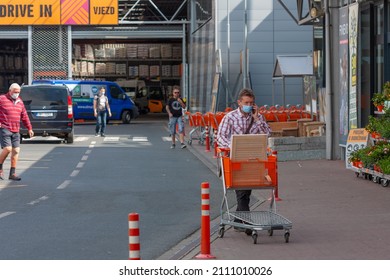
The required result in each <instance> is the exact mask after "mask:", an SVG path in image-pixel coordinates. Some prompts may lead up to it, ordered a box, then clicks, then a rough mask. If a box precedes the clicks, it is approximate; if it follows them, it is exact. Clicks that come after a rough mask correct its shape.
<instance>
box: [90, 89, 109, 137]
mask: <svg viewBox="0 0 390 280" xmlns="http://www.w3.org/2000/svg"><path fill="white" fill-rule="evenodd" d="M105 93H106V89H105V88H104V87H101V88H100V91H99V93H98V94H97V95H95V96H94V99H93V112H94V116H95V117H96V128H95V136H96V137H98V136H99V135H100V136H102V137H104V136H105V134H104V133H105V130H106V124H107V113H108V116H110V117H111V116H112V115H111V109H110V105H109V104H108V98H107V96H106V95H105Z"/></svg>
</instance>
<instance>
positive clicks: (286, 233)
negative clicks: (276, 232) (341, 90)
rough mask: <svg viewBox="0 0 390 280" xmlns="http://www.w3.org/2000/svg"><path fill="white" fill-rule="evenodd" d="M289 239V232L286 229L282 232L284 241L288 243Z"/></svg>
mask: <svg viewBox="0 0 390 280" xmlns="http://www.w3.org/2000/svg"><path fill="white" fill-rule="evenodd" d="M289 239H290V232H288V231H286V232H285V233H284V241H286V243H288V241H289Z"/></svg>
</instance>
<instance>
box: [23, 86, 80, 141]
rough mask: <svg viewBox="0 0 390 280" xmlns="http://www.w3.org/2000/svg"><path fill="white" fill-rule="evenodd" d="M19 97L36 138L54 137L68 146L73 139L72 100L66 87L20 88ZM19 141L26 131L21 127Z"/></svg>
mask: <svg viewBox="0 0 390 280" xmlns="http://www.w3.org/2000/svg"><path fill="white" fill-rule="evenodd" d="M20 97H21V98H22V100H23V103H24V106H25V107H26V110H27V113H28V116H29V118H30V121H31V124H32V127H33V131H34V134H35V135H36V136H44V137H45V136H55V137H58V138H61V139H63V140H64V141H66V142H67V143H68V144H70V143H73V139H74V132H73V131H74V130H73V125H74V118H73V108H72V98H71V96H70V94H69V90H68V88H67V87H66V86H60V85H56V86H52V85H31V86H22V87H21V94H20ZM20 134H21V140H22V139H23V138H27V137H28V130H27V129H26V128H25V127H24V126H23V125H21V130H20Z"/></svg>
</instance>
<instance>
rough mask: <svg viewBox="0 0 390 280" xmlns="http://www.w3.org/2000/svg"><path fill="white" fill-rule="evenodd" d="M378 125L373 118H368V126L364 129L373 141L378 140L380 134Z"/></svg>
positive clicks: (376, 120)
mask: <svg viewBox="0 0 390 280" xmlns="http://www.w3.org/2000/svg"><path fill="white" fill-rule="evenodd" d="M378 125H379V121H378V119H377V118H375V117H374V116H368V124H367V125H366V127H365V129H366V130H367V131H368V132H369V133H370V135H371V137H372V138H373V139H378V138H380V134H379V133H378Z"/></svg>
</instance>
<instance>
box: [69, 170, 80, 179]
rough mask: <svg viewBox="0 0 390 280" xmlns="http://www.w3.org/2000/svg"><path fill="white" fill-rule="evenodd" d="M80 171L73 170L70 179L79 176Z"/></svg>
mask: <svg viewBox="0 0 390 280" xmlns="http://www.w3.org/2000/svg"><path fill="white" fill-rule="evenodd" d="M79 172H80V170H73V171H72V173H71V174H70V177H76V176H77V175H78V174H79Z"/></svg>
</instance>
